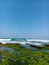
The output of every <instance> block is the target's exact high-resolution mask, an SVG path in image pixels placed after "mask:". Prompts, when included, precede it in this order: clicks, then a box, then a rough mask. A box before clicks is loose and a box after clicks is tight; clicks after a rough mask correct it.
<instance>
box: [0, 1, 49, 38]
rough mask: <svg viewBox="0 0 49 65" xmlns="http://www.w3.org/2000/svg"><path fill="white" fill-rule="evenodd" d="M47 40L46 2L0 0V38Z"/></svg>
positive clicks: (48, 3)
mask: <svg viewBox="0 0 49 65" xmlns="http://www.w3.org/2000/svg"><path fill="white" fill-rule="evenodd" d="M1 37H6V38H7V37H21V38H22V37H26V38H27V37H29V38H42V39H49V1H48V0H0V38H1Z"/></svg>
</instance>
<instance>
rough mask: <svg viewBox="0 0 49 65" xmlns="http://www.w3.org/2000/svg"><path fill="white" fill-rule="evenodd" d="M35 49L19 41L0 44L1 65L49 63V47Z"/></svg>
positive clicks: (46, 64) (44, 64)
mask: <svg viewBox="0 0 49 65" xmlns="http://www.w3.org/2000/svg"><path fill="white" fill-rule="evenodd" d="M1 48H4V49H1ZM33 49H34V48H32V49H29V48H26V47H24V46H21V45H20V44H17V43H16V44H0V65H49V47H47V46H45V47H42V48H40V49H38V48H36V50H33Z"/></svg>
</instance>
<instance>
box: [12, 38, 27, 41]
mask: <svg viewBox="0 0 49 65" xmlns="http://www.w3.org/2000/svg"><path fill="white" fill-rule="evenodd" d="M11 41H19V42H23V41H27V40H26V38H11Z"/></svg>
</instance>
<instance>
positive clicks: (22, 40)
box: [0, 38, 49, 45]
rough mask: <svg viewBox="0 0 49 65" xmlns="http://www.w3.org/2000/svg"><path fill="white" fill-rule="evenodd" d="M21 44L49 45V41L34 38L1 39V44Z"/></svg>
mask: <svg viewBox="0 0 49 65" xmlns="http://www.w3.org/2000/svg"><path fill="white" fill-rule="evenodd" d="M17 42H19V43H21V44H26V43H29V44H34V45H42V44H49V40H43V39H33V38H2V39H1V38H0V43H17Z"/></svg>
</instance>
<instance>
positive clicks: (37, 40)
mask: <svg viewBox="0 0 49 65" xmlns="http://www.w3.org/2000/svg"><path fill="white" fill-rule="evenodd" d="M27 41H35V42H49V40H41V39H27Z"/></svg>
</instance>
